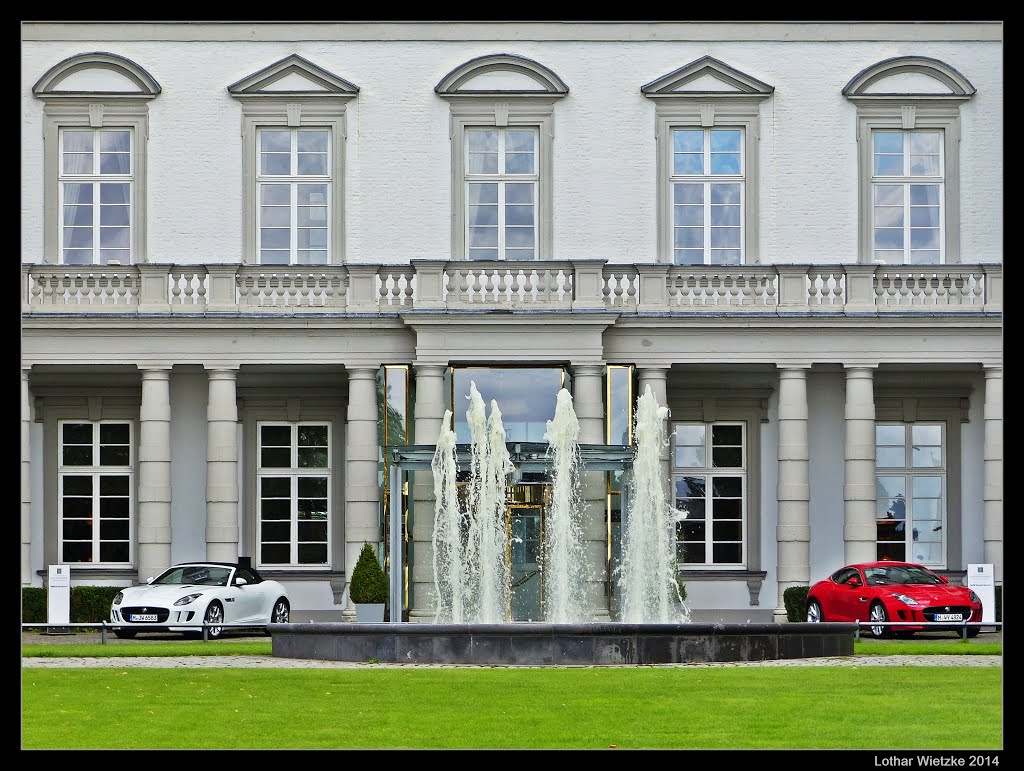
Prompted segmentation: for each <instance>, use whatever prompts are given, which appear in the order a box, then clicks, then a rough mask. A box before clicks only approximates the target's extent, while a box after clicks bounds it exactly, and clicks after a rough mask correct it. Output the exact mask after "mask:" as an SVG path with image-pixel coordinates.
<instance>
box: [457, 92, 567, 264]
mask: <svg viewBox="0 0 1024 771" xmlns="http://www.w3.org/2000/svg"><path fill="white" fill-rule="evenodd" d="M474 128H502V129H504V128H512V129H515V128H533V129H535V130H536V131H537V145H536V158H537V160H536V173H535V175H534V176H535V177H536V180H535V184H536V186H537V192H536V196H535V204H534V207H535V208H534V211H535V214H534V227H535V235H534V250H535V253H534V258H533V260H531V262H537V261H543V260H550V259H552V257H553V249H554V247H553V230H552V217H553V212H554V206H553V203H552V175H553V173H554V167H553V163H552V147H553V139H554V107H553V105H552V104H551V103H550V102H544V101H539V100H522V101H515V102H510V103H507V104H500V105H484V104H480V103H479V102H477V101H470V102H468V103H460V102H458V101H455V100H452V104H451V137H452V139H451V154H452V182H451V184H452V259H453V260H463V261H466V262H477V260H471V259H470V257H469V238H468V232H469V199H468V196H467V192H468V182H469V174H468V164H467V162H466V159H467V154H468V149H467V147H468V139H467V136H466V133H467V130H468V129H474ZM499 261H504V259H503V258H502V257H501V256H500V255H499ZM479 262H489V260H479Z"/></svg>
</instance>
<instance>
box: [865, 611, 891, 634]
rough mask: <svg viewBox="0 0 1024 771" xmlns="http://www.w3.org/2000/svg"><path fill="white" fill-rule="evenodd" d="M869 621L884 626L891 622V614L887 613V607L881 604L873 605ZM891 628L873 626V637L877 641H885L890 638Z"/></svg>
mask: <svg viewBox="0 0 1024 771" xmlns="http://www.w3.org/2000/svg"><path fill="white" fill-rule="evenodd" d="M869 620H870V621H873V622H878V623H879V624H884V623H886V622H887V621H888V620H889V614H888V613H886V612H885V606H884V605H882V603H880V602H876V603H873V604H872V605H871V611H870V613H869ZM889 635H890V632H889V627H887V626H873V627H871V636H872V637H874V638H875V639H876V640H884V639H885V638H887V637H889Z"/></svg>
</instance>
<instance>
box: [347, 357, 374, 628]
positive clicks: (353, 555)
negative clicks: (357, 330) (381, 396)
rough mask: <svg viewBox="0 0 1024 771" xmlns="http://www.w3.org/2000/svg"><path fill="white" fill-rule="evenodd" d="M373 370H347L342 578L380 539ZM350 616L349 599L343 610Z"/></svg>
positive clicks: (351, 614)
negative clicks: (367, 547) (368, 545)
mask: <svg viewBox="0 0 1024 771" xmlns="http://www.w3.org/2000/svg"><path fill="white" fill-rule="evenodd" d="M377 370H378V367H353V368H350V369H348V370H347V371H348V415H347V423H346V426H345V578H346V580H348V581H351V580H352V571H353V570H354V569H355V566H356V561H357V560H358V559H359V552H360V551H361V550H362V548H363V543H364V542H365V543H368V544H370V545H371V546H372V547H374V549H376V548H377V547H378V546H379V545H380V542H381V536H382V533H381V526H380V484H379V482H378V475H377V463H378V457H379V453H380V447H379V446H378V443H377V441H378V440H377ZM343 615H344V616H345V617H346V618H349V619H351V618H354V616H355V607H354V606H353V605H352V598H351V597H350V598H349V600H348V607H347V608H346V609H345V610H344V611H343Z"/></svg>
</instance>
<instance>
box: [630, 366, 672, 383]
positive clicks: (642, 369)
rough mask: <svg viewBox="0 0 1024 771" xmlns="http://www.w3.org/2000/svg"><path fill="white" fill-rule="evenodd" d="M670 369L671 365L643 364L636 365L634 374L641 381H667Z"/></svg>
mask: <svg viewBox="0 0 1024 771" xmlns="http://www.w3.org/2000/svg"><path fill="white" fill-rule="evenodd" d="M671 368H672V365H671V364H644V365H643V366H639V365H637V368H636V374H637V377H639V378H641V379H643V380H667V379H668V371H669V370H670V369H671Z"/></svg>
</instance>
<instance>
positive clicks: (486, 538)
mask: <svg viewBox="0 0 1024 771" xmlns="http://www.w3.org/2000/svg"><path fill="white" fill-rule="evenodd" d="M466 417H467V423H468V426H469V431H470V455H469V465H470V468H469V484H468V487H467V491H466V496H465V497H466V500H465V506H464V507H463V506H462V505H460V501H459V496H458V488H457V485H456V478H457V474H458V465H457V462H456V454H457V446H456V438H455V432H454V431H452V430H451V428H450V425H451V418H452V413H451V411H447V410H446V411H445V414H444V419H443V421H442V426H441V430H440V433H439V435H438V438H437V443H436V445H434V446H433V448H432V458H431V460H430V462H429V468H430V469H431V471H432V473H433V482H434V500H435V512H434V530H433V539H432V542H433V548H434V560H433V576H434V586H435V589H436V607H435V617H434V622H433V623H395V622H392V623H384V624H377V623H351V622H341V623H320V624H313V623H310V624H292V623H290V624H272V625H271V626H270V627H269V629H270V632H271V635H272V652H273V654H274V655H275V656H284V657H289V658H310V659H328V660H337V661H379V662H391V663H449V664H450V663H464V664H481V665H502V664H505V665H508V664H512V665H515V664H522V665H544V664H576V665H580V664H583V665H614V664H620V665H621V664H660V663H691V662H704V661H742V660H762V659H785V658H802V657H808V656H838V655H852V653H853V640H854V634H855V632H856V629H857V626H856V624H837V623H829V624H811V623H787V624H749V623H748V624H724V623H713V624H712V623H691V622H690V620H689V618H690V616H689V611H688V609H687V607H686V605H685V604H684V603H683V601H682V598H681V596H680V592H679V588H678V584H677V580H676V578H677V567H676V555H675V532H674V530H675V525H676V523H677V522H678V521H679V520H680V519H681V518H682V516H684V515H683V514H680V513H679V512H677V511H676V510H675V509H674V508H673V507H672V506H671V505H670V504H669V502H668V501H667V499H666V495H665V489H664V482H663V479H662V466H661V455H662V452H663V450H664V448H665V447H666V445H667V439H666V428H665V423H666V420H667V417H668V410H667V408H665V407H662V406H659V405H658V403H657V400H656V399H655V397H654V395H653V393H652V392H651V389H650V387H649V386H648V387H647V389H646V390H645V392H644V393H643V395H641V397H640V398H639V400H638V402H637V418H636V425H635V428H636V432H635V434H636V439H637V444H636V450H635V454H634V458H633V462H632V472H633V473H632V479H631V481H630V483H629V485H628V487H627V491H628V495H627V500H626V506H625V514H624V517H623V525H622V555H621V560H620V565H619V569H618V571H617V573H616V575H615V578H616V579H617V581H618V582H619V584H620V588H621V592H622V595H621V598H622V603H621V606H622V611H621V619H620V620H619V621H609V622H604V621H596V620H594V619H587V618H583V617H582V616H583V613H584V612H585V610H584V609H585V607H586V603H585V599H586V598H585V594H584V587H585V585H586V582H587V578H588V575H587V571H588V566H587V562H586V559H585V554H584V551H583V540H582V538H581V521H580V519H581V515H582V509H583V507H582V505H581V500H580V498H581V496H580V471H581V466H582V467H583V469H582V470H585V469H586V463H585V462H583V463H581V461H580V455H581V445H580V444H579V433H580V426H579V421H578V420H577V418H576V415H575V412H574V410H573V407H572V396H571V395H570V394H569V392H568V391H567V390H565V389H562V390H561V391H560V392H559V394H558V397H557V402H556V408H555V415H554V418H553V419H552V420H550V421H548V423H547V426H546V431H545V435H544V437H545V439H546V440H547V442H548V449H547V455H546V458H547V461H548V468H549V471H548V473H549V476H550V480H551V500H550V503H549V505H548V511H547V518H546V521H545V528H544V548H543V554H542V560H541V569H542V573H543V586H544V593H545V595H544V596H545V602H544V621H543V622H506V621H505V618H506V616H505V613H506V608H507V607H508V603H509V597H510V591H511V588H510V585H509V577H510V567H509V562H508V541H507V538H508V536H507V534H506V530H505V516H506V514H505V496H506V488H507V484H508V482H509V475H511V474H512V473H513V472H514V471H515V466H514V464H513V463H512V459H511V455H510V452H509V446H508V442H507V441H506V439H507V437H506V433H505V429H504V426H503V425H502V419H501V411H500V409H499V407H498V404H497V402H496V401H494V400H492V401H491V405H490V414H489V415H487V412H486V408H485V405H484V401H483V398H482V397H481V395H480V393H479V392H478V391H477V389H476V384H475V383H473V384H471V387H470V405H469V410H468V411H467V413H466ZM590 447H594V446H590ZM598 447H600V446H598ZM422 467H423V466H417V468H422ZM393 521H394V520H393ZM392 575H394V573H393V574H392Z"/></svg>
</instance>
